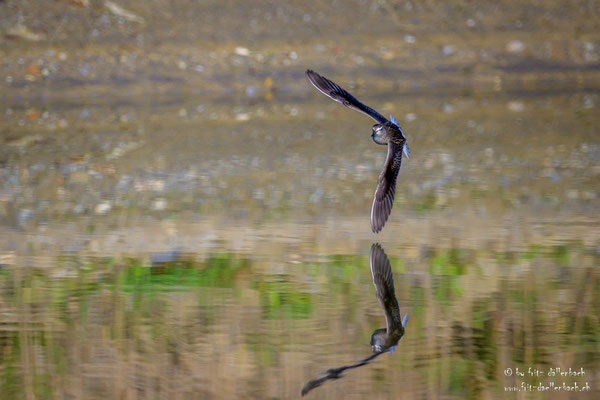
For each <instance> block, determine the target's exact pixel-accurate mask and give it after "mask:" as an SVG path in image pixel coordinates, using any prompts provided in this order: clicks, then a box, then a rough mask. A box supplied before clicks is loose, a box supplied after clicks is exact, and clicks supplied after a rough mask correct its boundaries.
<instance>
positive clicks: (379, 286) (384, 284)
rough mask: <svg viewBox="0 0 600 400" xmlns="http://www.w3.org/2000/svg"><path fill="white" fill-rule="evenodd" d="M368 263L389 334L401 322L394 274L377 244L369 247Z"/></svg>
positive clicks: (397, 327)
mask: <svg viewBox="0 0 600 400" xmlns="http://www.w3.org/2000/svg"><path fill="white" fill-rule="evenodd" d="M369 261H370V264H371V275H372V276H373V284H374V285H375V289H376V296H377V300H378V301H379V304H380V305H381V309H382V310H383V313H384V314H385V322H386V325H387V333H388V334H391V333H392V331H393V330H398V329H399V328H401V326H402V322H401V321H400V309H399V308H398V300H397V299H396V293H395V290H394V274H393V273H392V266H391V265H390V260H389V259H388V257H387V255H386V254H385V251H384V250H383V248H382V247H381V245H380V244H379V243H375V244H373V246H371V254H370V256H369ZM398 325H400V326H398Z"/></svg>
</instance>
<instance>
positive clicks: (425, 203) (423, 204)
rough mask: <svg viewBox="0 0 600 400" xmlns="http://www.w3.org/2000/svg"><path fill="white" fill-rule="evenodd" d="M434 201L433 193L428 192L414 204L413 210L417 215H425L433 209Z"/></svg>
mask: <svg viewBox="0 0 600 400" xmlns="http://www.w3.org/2000/svg"><path fill="white" fill-rule="evenodd" d="M436 200H437V197H436V195H435V193H434V192H429V193H427V194H425V195H424V196H421V198H420V199H419V200H417V201H416V202H415V205H414V209H415V211H416V212H417V213H419V214H427V213H428V212H430V211H433V210H434V209H435V203H436Z"/></svg>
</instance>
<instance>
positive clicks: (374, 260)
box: [301, 243, 408, 396]
mask: <svg viewBox="0 0 600 400" xmlns="http://www.w3.org/2000/svg"><path fill="white" fill-rule="evenodd" d="M369 263H370V265H371V275H372V276H373V285H375V296H376V297H377V300H378V301H379V305H380V306H381V310H382V311H383V315H384V316H385V322H386V327H385V328H381V329H376V330H375V331H374V332H373V334H372V335H371V351H372V354H371V355H369V356H368V357H365V358H363V359H362V360H360V361H358V362H356V363H354V364H351V365H344V366H342V367H338V368H329V369H327V370H326V371H324V372H323V373H321V375H320V376H318V377H317V378H315V379H311V380H310V381H308V382H306V384H305V385H304V387H303V388H302V391H301V394H302V396H305V395H306V394H307V393H308V392H310V391H311V390H313V389H315V388H317V387H319V386H321V385H323V384H324V383H325V382H327V381H329V380H335V379H340V378H343V377H344V375H343V373H344V372H345V371H347V370H350V369H354V368H359V367H362V366H364V365H367V364H369V363H370V362H371V361H373V360H374V359H375V358H377V357H379V356H380V355H382V354H385V353H393V352H394V350H395V348H396V345H397V344H398V342H399V341H400V339H401V338H402V336H404V327H405V326H406V320H407V319H408V313H406V314H404V318H401V315H400V309H399V308H398V300H397V299H396V293H395V291H394V275H393V273H392V266H391V265H390V260H389V259H388V257H387V255H386V254H385V251H384V250H383V248H382V247H381V245H380V244H379V243H374V244H373V245H372V246H371V254H370V256H369Z"/></svg>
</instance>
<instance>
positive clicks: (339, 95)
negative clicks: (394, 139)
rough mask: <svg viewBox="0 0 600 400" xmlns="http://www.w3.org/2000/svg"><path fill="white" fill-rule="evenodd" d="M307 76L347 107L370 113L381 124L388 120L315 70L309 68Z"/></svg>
mask: <svg viewBox="0 0 600 400" xmlns="http://www.w3.org/2000/svg"><path fill="white" fill-rule="evenodd" d="M306 77H307V78H308V80H309V81H310V83H312V84H313V86H314V87H316V88H317V89H319V91H320V92H321V93H323V94H324V95H326V96H328V97H331V98H332V99H333V100H335V101H337V102H340V103H342V104H343V105H345V106H346V107H349V108H351V109H353V110H356V111H360V112H361V113H363V114H365V115H368V116H369V117H371V118H373V119H374V120H375V121H377V123H379V124H383V123H385V122H387V119H386V118H385V117H384V116H383V115H381V114H379V113H378V112H377V111H375V110H373V109H372V108H371V107H368V106H366V105H364V104H363V103H361V102H360V101H358V100H357V99H356V97H354V96H352V95H351V94H350V93H348V92H347V91H346V90H344V89H343V88H342V87H341V86H340V85H338V84H336V83H334V82H332V81H330V80H329V79H327V78H325V77H324V76H321V75H319V74H317V73H316V72H315V71H313V70H310V69H307V70H306Z"/></svg>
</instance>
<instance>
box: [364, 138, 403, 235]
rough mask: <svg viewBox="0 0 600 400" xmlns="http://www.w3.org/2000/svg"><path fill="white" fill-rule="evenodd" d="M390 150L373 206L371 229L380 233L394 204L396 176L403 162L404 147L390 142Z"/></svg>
mask: <svg viewBox="0 0 600 400" xmlns="http://www.w3.org/2000/svg"><path fill="white" fill-rule="evenodd" d="M387 146H388V152H387V158H386V160H385V164H384V166H383V171H381V174H379V179H378V181H377V190H375V196H374V199H373V206H372V208H371V229H372V230H373V232H375V233H378V232H380V231H381V229H383V226H384V225H385V223H386V221H387V219H388V217H389V216H390V213H391V212H392V206H393V205H394V196H395V194H396V178H397V177H398V171H400V164H401V162H402V147H400V146H398V145H396V144H394V143H391V142H390V143H388V145H387Z"/></svg>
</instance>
